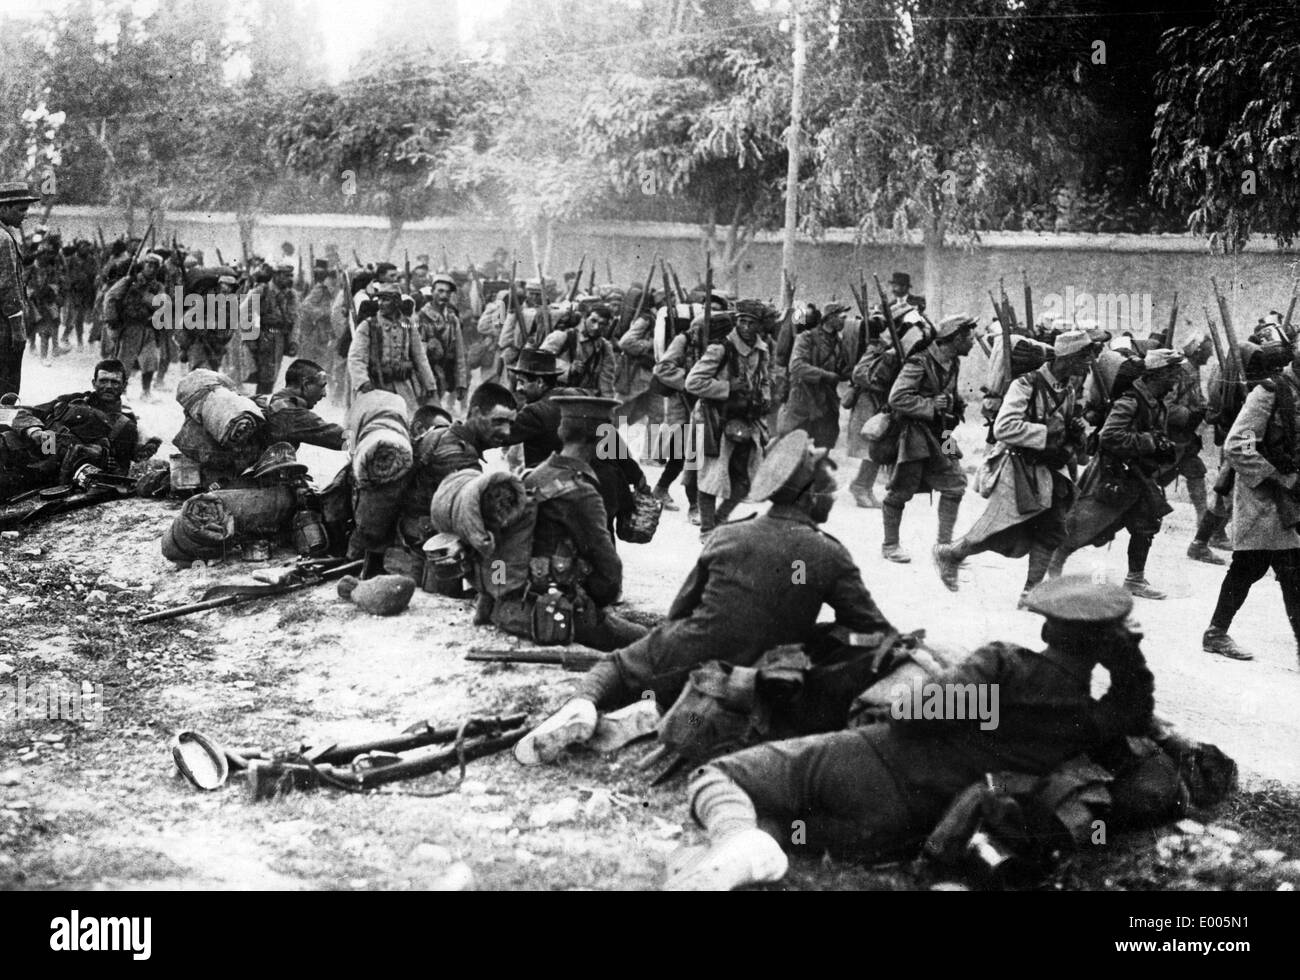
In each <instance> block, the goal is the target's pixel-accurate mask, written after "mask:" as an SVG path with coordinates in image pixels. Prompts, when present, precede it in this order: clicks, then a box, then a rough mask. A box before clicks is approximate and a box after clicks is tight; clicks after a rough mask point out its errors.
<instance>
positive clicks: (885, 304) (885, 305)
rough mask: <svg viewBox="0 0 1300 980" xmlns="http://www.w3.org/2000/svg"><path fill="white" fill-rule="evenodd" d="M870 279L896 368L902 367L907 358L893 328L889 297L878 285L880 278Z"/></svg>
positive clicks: (892, 312) (892, 313) (873, 274)
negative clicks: (883, 319)
mask: <svg viewBox="0 0 1300 980" xmlns="http://www.w3.org/2000/svg"><path fill="white" fill-rule="evenodd" d="M871 278H872V279H873V280H875V283H876V295H877V296H879V297H880V312H881V314H882V315H883V316H884V318H885V326H886V327H888V328H889V339H890V341H892V342H893V345H894V353H895V354H897V355H898V366H899V367H900V368H901V367H902V366H903V361H905V360H906V359H907V358H906V357H905V356H904V355H903V341H902V340H900V339H899V337H898V328H897V327H896V326H894V311H893V310H891V309H890V308H889V297H888V296H886V295H885V287H884V286H882V285H880V277H879V276H878V275H876V274H875V273H872V275H871Z"/></svg>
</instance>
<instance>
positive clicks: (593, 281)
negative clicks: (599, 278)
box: [587, 259, 613, 296]
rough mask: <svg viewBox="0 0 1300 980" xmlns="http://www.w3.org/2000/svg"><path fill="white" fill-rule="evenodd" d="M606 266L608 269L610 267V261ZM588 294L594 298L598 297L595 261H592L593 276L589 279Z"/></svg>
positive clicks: (606, 261) (607, 261)
mask: <svg viewBox="0 0 1300 980" xmlns="http://www.w3.org/2000/svg"><path fill="white" fill-rule="evenodd" d="M605 265H606V267H608V266H609V259H606V260H605ZM605 281H606V282H613V280H612V279H606V280H605ZM587 292H588V293H589V294H590V295H592V296H595V295H596V260H595V259H592V260H591V275H590V276H589V277H588V278H587Z"/></svg>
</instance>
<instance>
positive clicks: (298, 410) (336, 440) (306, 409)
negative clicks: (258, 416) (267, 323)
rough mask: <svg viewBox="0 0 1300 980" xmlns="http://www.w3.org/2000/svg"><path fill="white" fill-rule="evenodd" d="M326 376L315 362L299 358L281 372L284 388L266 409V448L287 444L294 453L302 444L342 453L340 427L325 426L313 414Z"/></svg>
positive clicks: (322, 392)
mask: <svg viewBox="0 0 1300 980" xmlns="http://www.w3.org/2000/svg"><path fill="white" fill-rule="evenodd" d="M328 386H329V374H327V373H326V371H325V369H324V368H323V367H321V366H320V365H319V364H317V363H316V362H315V361H309V360H306V359H305V358H299V359H298V360H296V361H294V362H293V363H292V364H290V365H289V367H288V369H287V370H286V371H285V372H284V387H283V388H281V389H280V390H279V391H277V392H276V393H275V394H274V395H272V396H271V399H270V401H268V402H267V406H266V430H265V435H264V437H263V441H264V442H265V444H266V445H268V446H270V445H274V444H275V443H277V442H287V443H288V444H289V445H290V446H291V447H292V448H293V451H294V452H295V453H296V452H297V451H298V450H299V448H301V446H302V444H303V443H306V444H307V445H309V446H320V447H321V448H323V449H333V450H335V451H336V452H339V451H342V450H343V448H344V447H343V442H344V438H343V426H341V425H339V424H338V423H336V422H326V421H325V420H324V419H322V418H321V417H320V416H319V415H317V414H316V413H315V411H313V409H315V407H316V406H317V405H318V404H320V401H321V399H322V398H324V397H325V390H326V388H327V387H328Z"/></svg>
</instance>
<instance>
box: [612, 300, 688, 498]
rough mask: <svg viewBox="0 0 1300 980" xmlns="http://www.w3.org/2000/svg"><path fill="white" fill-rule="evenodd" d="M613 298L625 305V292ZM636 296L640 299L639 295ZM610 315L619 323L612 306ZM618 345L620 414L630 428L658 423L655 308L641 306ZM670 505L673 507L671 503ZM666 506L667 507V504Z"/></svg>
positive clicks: (660, 406)
mask: <svg viewBox="0 0 1300 980" xmlns="http://www.w3.org/2000/svg"><path fill="white" fill-rule="evenodd" d="M610 295H611V296H617V299H618V302H619V303H620V304H621V303H622V301H623V296H622V293H616V292H614V291H612V290H611V292H610ZM637 295H638V296H639V295H640V293H637ZM634 309H635V308H634ZM610 314H611V316H612V317H613V322H614V323H615V324H617V323H618V322H619V315H618V313H617V312H615V309H614V307H613V306H610ZM617 344H618V352H619V358H618V371H617V378H616V380H615V388H616V389H617V390H618V396H619V397H620V398H622V399H623V404H622V405H620V406H619V410H618V411H619V414H620V415H622V416H623V417H624V418H625V419H627V422H628V424H629V425H630V424H632V423H633V422H636V421H637V420H639V419H645V420H646V421H647V422H655V421H658V420H659V419H661V418H662V417H663V398H662V396H661V395H659V394H656V393H655V392H654V391H653V390H651V389H652V384H651V382H652V379H653V378H654V367H655V315H654V307H653V306H651V305H650V304H648V303H647V304H645V305H644V306H643V307H642V309H641V313H640V315H639V316H636V317H634V318H633V319H632V321H631V322H630V323H629V324H628V325H627V330H625V331H624V332H623V335H622V336H621V337H619V338H618V339H617ZM661 499H662V498H661ZM668 503H669V504H671V503H672V502H671V500H669V501H668ZM664 506H665V507H666V508H667V507H668V504H665V505H664ZM676 508H677V505H676V504H672V507H671V508H669V509H672V510H676Z"/></svg>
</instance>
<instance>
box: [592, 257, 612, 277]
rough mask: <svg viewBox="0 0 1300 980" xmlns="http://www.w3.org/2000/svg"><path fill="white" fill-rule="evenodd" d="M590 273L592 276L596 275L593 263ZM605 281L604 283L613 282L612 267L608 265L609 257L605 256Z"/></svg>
mask: <svg viewBox="0 0 1300 980" xmlns="http://www.w3.org/2000/svg"><path fill="white" fill-rule="evenodd" d="M591 272H592V275H595V274H596V266H595V264H594V263H593V264H592V267H591ZM605 281H606V282H613V281H614V267H613V266H612V265H610V264H609V256H608V255H606V256H605Z"/></svg>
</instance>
